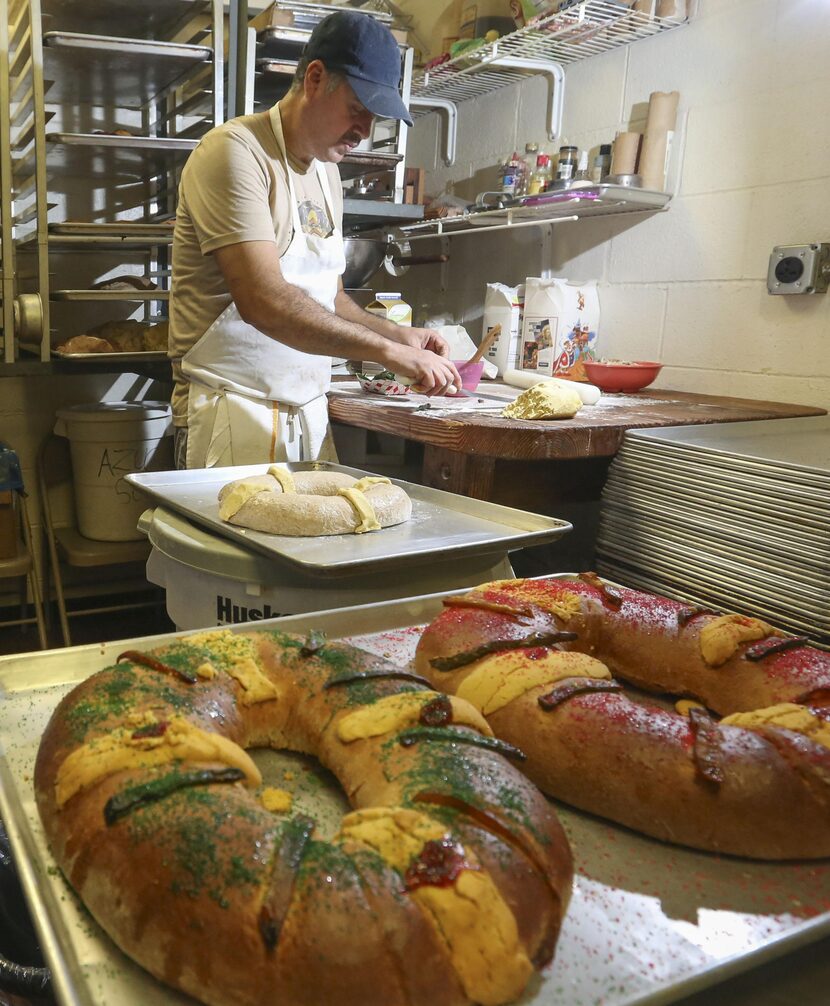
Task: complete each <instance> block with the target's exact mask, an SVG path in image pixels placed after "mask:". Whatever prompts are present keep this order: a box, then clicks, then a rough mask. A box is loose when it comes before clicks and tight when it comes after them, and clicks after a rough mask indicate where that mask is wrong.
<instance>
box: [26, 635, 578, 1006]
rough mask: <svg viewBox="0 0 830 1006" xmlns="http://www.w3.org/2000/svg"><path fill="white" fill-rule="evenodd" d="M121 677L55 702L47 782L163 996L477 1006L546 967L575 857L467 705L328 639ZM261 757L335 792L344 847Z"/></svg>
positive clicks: (189, 654)
mask: <svg viewBox="0 0 830 1006" xmlns="http://www.w3.org/2000/svg"><path fill="white" fill-rule="evenodd" d="M122 658H123V659H122ZM122 658H119V660H120V662H119V663H118V664H116V665H115V666H112V667H108V668H106V669H105V670H102V671H100V672H99V673H97V674H94V675H93V676H92V677H90V678H88V679H87V680H86V681H84V682H82V683H81V684H80V685H78V686H77V687H76V688H75V689H74V690H73V691H72V692H71V693H70V694H69V695H68V696H67V697H66V698H64V699H63V701H62V702H61V703H60V705H59V706H58V708H57V710H56V711H55V713H54V714H53V716H52V719H51V721H50V723H49V725H48V727H47V729H46V731H45V734H44V736H43V740H42V742H41V745H40V750H39V753H38V758H37V764H36V769H35V786H36V794H37V803H38V808H39V811H40V815H41V820H42V822H43V826H44V829H45V831H46V836H47V838H48V842H49V846H50V848H51V850H52V852H53V854H54V856H55V859H56V860H57V863H58V865H59V866H60V868H61V870H62V871H63V872H64V874H65V876H66V877H67V879H68V880H69V882H70V883H71V884H72V886H73V887H74V888H75V890H76V891H77V893H78V895H79V896H80V897H81V899H82V900H83V902H84V904H85V905H86V906H87V908H88V909H89V910H90V911H91V912H92V914H93V915H94V917H95V918H96V919H97V921H98V922H99V923H100V924H101V926H102V927H103V928H104V929H105V930H106V932H107V933H109V935H110V936H111V937H112V939H113V940H114V941H115V942H116V943H117V944H118V945H119V946H120V947H121V948H122V950H124V951H125V952H126V953H127V954H129V955H130V956H131V957H133V958H134V959H135V960H136V961H138V962H139V963H140V964H142V965H143V966H144V967H145V968H146V969H147V970H148V971H150V972H152V974H154V975H155V976H156V977H158V978H159V979H161V980H162V981H165V982H167V983H169V984H170V985H172V986H175V987H176V988H178V989H181V990H183V991H185V992H188V993H190V994H191V995H193V996H195V997H196V998H197V999H199V1000H201V1001H203V1002H205V1003H209V1004H215V1006H263V1004H268V1003H273V1004H274V1006H282V1004H291V1006H332V1004H334V1003H336V1004H338V1006H462V1004H468V1003H483V1004H499V1003H507V1002H511V1001H513V1000H514V999H516V998H518V997H519V996H520V995H521V993H522V991H523V989H524V988H525V986H526V984H527V982H528V980H529V979H530V977H531V976H532V974H533V972H534V968H537V967H541V966H542V965H544V964H545V963H547V962H548V961H549V960H550V959H551V957H552V955H553V952H554V947H555V945H556V940H557V936H558V933H559V927H560V923H561V920H562V916H563V913H564V910H565V907H566V905H567V901H568V897H569V893H570V884H571V877H572V864H571V857H570V850H569V848H568V844H567V840H566V839H565V836H564V833H563V832H562V830H561V828H560V826H559V823H558V821H557V819H556V816H555V814H554V811H553V808H552V807H551V806H550V804H549V803H548V801H547V800H546V799H545V798H544V797H543V796H542V794H541V793H540V792H539V791H538V790H537V789H536V788H535V787H534V786H533V785H532V784H531V783H530V782H529V781H528V780H527V779H526V777H525V776H524V775H523V774H522V773H521V772H520V771H519V769H518V768H515V767H514V766H513V764H511V761H510V759H512V758H518V757H519V755H520V753H519V752H517V751H516V750H515V749H514V748H512V747H511V746H510V745H507V744H504V743H502V742H500V741H498V740H496V739H495V738H494V737H493V736H492V732H491V730H490V728H489V727H488V725H487V723H486V722H485V720H484V719H483V717H482V716H481V714H480V713H478V712H477V711H476V710H475V709H474V708H473V707H472V706H470V705H469V703H467V702H464V701H463V700H461V699H458V698H449V697H448V696H446V695H443V694H440V693H437V692H435V691H433V690H431V689H430V688H429V686H428V684H427V683H426V682H424V681H423V680H422V679H419V678H417V677H416V676H414V675H412V674H411V673H409V672H407V671H401V670H400V669H399V668H395V667H392V666H391V665H389V664H387V663H384V662H383V661H381V660H380V659H378V658H376V657H373V656H371V655H369V654H368V653H366V652H364V651H361V650H358V649H356V648H354V647H350V646H346V645H342V644H334V643H331V644H328V643H326V642H325V641H324V640H322V639H320V638H317V636H316V634H312V635H311V636H310V637H308V638H307V639H303V638H302V637H298V636H293V635H288V634H286V633H281V632H277V631H267V632H266V631H263V632H231V631H228V630H222V631H214V632H206V633H202V634H197V635H191V636H187V637H184V638H182V639H179V640H176V641H174V642H171V643H169V644H167V645H166V646H162V647H160V648H158V649H155V650H153V651H152V652H150V653H139V652H134V651H130V652H127V653H125V654H122ZM260 746H270V747H276V748H290V749H291V750H294V751H300V752H305V753H307V754H311V755H315V756H316V757H317V758H318V759H319V760H320V761H321V763H322V764H323V765H324V766H325V767H326V768H328V769H329V770H330V771H331V772H333V773H334V775H335V776H336V778H337V779H338V781H339V782H340V784H341V785H342V787H343V789H344V791H345V793H346V795H347V797H348V799H349V801H350V803H351V806H352V807H353V808H354V809H353V810H352V812H350V813H348V814H346V816H345V817H343V819H342V821H341V822H340V827H339V829H338V830H337V833H336V834H334V835H333V836H326V835H323V834H320V833H318V831H317V828H316V825H315V822H314V821H313V820H311V819H310V818H308V817H303V816H301V815H297V814H296V813H294V814H292V813H291V810H290V803H291V799H290V794H288V793H286V792H284V791H281V790H275V789H268V788H265V789H263V787H262V785H261V777H260V773H259V771H258V770H257V767H256V765H255V763H254V762H253V761H252V760H251V758H250V756H249V755H248V753H247V751H246V749H248V748H252V747H260ZM268 808H270V809H268Z"/></svg>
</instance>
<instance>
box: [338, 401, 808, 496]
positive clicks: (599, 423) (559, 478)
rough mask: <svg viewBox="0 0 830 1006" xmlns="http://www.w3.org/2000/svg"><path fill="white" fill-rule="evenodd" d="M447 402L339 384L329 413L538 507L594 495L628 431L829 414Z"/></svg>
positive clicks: (454, 482)
mask: <svg viewBox="0 0 830 1006" xmlns="http://www.w3.org/2000/svg"><path fill="white" fill-rule="evenodd" d="M479 391H480V392H482V393H483V394H496V395H498V394H502V393H506V394H510V393H514V394H515V393H518V392H517V391H516V389H509V391H508V390H507V389H506V387H505V385H501V384H498V383H496V382H486V383H483V384H482V385H481V386H480V388H479ZM440 401H441V400H440V399H435V398H433V399H431V400H430V408H428V409H424V410H415V409H411V408H403V407H401V406H400V405H395V404H392V402H391V401H390V402H388V403H387V402H385V401H384V400H382V399H381V400H378V399H377V398H373V397H372V396H369V395H363V396H359V397H358V396H355V395H349V396H347V395H345V394H343V393H340V394H339V393H338V390H337V384H334V385H333V386H332V390H331V393H330V398H329V413H330V415H331V418H332V420H333V421H335V422H338V423H345V424H347V425H350V426H359V427H363V428H364V429H368V430H375V431H377V432H381V433H388V434H393V435H395V436H398V437H402V438H404V439H405V440H409V441H415V442H418V443H420V444H423V465H422V470H421V479H420V480H419V481H420V482H421V483H422V484H423V485H429V486H432V487H434V488H436V489H447V490H449V491H450V492H455V493H460V494H462V495H465V496H472V497H474V498H476V499H489V500H493V501H494V502H498V503H504V504H507V505H510V506H521V507H522V508H523V509H537V510H538V507H539V504H540V503H542V504H544V503H548V504H549V503H552V502H554V501H563V500H577V499H585V498H592V497H594V495H595V494H596V493H597V492H598V490H600V489H601V488H602V484H603V483H604V482H605V476H606V474H607V470H608V465H609V464H610V462H611V460H612V458H613V457H614V455H615V454H616V453H617V450H618V449H619V447H620V445H621V444H622V440H623V436H624V435H625V432H626V430H637V429H640V430H641V429H649V428H652V429H654V428H659V427H663V426H690V425H697V424H702V423H730V422H743V421H746V420H763V419H792V418H796V417H801V416H820V415H825V414H826V410H824V409H819V408H814V407H812V406H809V405H791V404H786V403H782V402H760V401H753V400H750V399H745V398H725V397H716V396H714V395H698V394H692V393H690V392H683V391H653V390H646V391H641V392H638V393H636V394H626V395H603V397H602V398H601V399H600V401H599V403H598V404H597V405H594V406H588V405H586V406H584V407H583V408H582V410H581V411H580V412H579V413H578V414H577V415H576V416H574V418H573V419H558V420H550V421H541V420H533V421H523V420H515V419H503V418H502V417H501V416H500V415H499V414H498V412H497V411H493V412H474V411H465V410H463V409H460V410H459V409H457V406H456V408H454V409H453V411H452V412H448V411H447V410H443V409H441V407H440ZM454 404H455V403H454ZM457 404H458V405H460V404H462V403H457ZM493 406H494V408H495V409H497V408H498V403H496V402H493ZM586 493H587V494H588V496H587V497H586V495H585V494H586ZM545 509H548V510H549V507H545ZM540 512H544V511H540Z"/></svg>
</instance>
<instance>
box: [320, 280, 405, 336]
mask: <svg viewBox="0 0 830 1006" xmlns="http://www.w3.org/2000/svg"><path fill="white" fill-rule="evenodd" d="M334 310H335V312H336V314H337V316H338V317H339V318H343V319H345V320H346V321H351V322H353V323H355V324H357V325H364V326H365V327H366V328H368V329H371V331H373V332H376V333H377V334H378V335H382V336H383V337H384V339H391V340H392V341H393V342H401V341H402V340H401V335H402V334H404V335H405V333H402V332H401V329H402V327H403V326H401V325H396V324H395V322H394V321H387V319H386V318H381V317H380V315H377V314H370V313H369V312H368V311H365V310H364V309H363V308H362V307H360V306H359V305H358V304H355V302H354V301H353V300H352V298H351V297H350V296H349V295H348V294H347V293H346V291H345V290H341V291H340V292H339V293H338V294H337V298H336V299H335V302H334Z"/></svg>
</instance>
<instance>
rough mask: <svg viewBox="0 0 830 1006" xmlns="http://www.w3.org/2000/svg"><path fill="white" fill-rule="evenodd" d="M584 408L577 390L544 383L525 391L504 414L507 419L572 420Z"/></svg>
mask: <svg viewBox="0 0 830 1006" xmlns="http://www.w3.org/2000/svg"><path fill="white" fill-rule="evenodd" d="M581 408H582V399H581V398H580V396H579V394H578V393H577V391H576V390H575V389H572V388H566V387H563V386H562V385H561V384H558V383H554V382H553V381H550V382H547V381H543V382H542V383H541V384H536V385H534V386H533V387H532V388H528V389H527V391H523V392H522V393H521V395H519V397H518V398H517V399H516V401H515V402H511V403H510V405H508V406H507V408H506V409H505V410H504V411H503V412H502V415H503V416H505V417H506V418H507V419H571V418H572V417H573V416H575V415H576V414H577V412H579V410H580V409H581Z"/></svg>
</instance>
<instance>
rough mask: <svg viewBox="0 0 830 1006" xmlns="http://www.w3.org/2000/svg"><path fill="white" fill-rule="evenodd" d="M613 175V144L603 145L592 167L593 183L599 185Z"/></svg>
mask: <svg viewBox="0 0 830 1006" xmlns="http://www.w3.org/2000/svg"><path fill="white" fill-rule="evenodd" d="M610 173H611V144H610V143H603V144H601V146H600V148H599V153H598V154H597V156H596V157H595V158H594V163H593V164H592V165H591V181H592V182H595V183H596V184H597V185H599V183H600V182H602V181H604V180H605V178H606V177H607V176H608V175H609V174H610Z"/></svg>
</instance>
